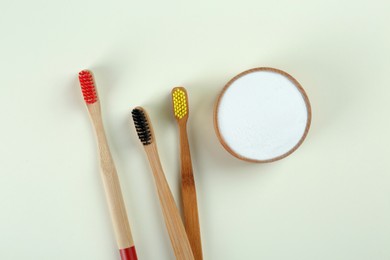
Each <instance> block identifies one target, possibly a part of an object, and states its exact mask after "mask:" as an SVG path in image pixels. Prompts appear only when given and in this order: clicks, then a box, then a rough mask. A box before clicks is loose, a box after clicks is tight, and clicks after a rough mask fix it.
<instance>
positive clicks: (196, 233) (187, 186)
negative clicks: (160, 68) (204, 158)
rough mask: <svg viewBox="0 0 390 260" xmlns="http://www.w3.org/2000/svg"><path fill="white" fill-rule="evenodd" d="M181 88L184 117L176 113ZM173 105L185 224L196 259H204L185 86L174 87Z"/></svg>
mask: <svg viewBox="0 0 390 260" xmlns="http://www.w3.org/2000/svg"><path fill="white" fill-rule="evenodd" d="M177 90H181V91H182V92H183V93H184V94H185V103H186V104H185V106H186V113H185V115H184V116H183V117H178V116H177V115H176V113H175V111H177V110H175V102H174V100H173V99H174V96H173V93H175V92H176V91H177ZM172 106H173V111H174V116H175V118H176V121H177V124H178V127H179V136H180V172H181V199H182V207H183V217H184V225H185V228H186V231H187V235H188V239H189V241H190V244H191V248H192V252H193V253H194V257H195V259H196V260H202V259H203V252H202V241H201V233H200V224H199V213H198V201H197V196H196V185H195V179H194V175H193V168H192V160H191V152H190V145H189V142H188V134H187V121H188V117H189V102H188V94H187V91H186V89H185V88H183V87H176V88H173V89H172ZM176 106H177V104H176Z"/></svg>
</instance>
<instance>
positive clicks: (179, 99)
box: [172, 89, 187, 119]
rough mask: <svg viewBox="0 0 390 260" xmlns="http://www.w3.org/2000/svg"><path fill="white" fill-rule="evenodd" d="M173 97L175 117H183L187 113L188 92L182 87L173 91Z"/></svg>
mask: <svg viewBox="0 0 390 260" xmlns="http://www.w3.org/2000/svg"><path fill="white" fill-rule="evenodd" d="M172 99H173V110H174V113H175V117H177V118H178V119H182V118H183V117H185V115H187V100H186V94H185V93H184V91H183V90H181V89H176V90H175V91H174V92H173V93H172Z"/></svg>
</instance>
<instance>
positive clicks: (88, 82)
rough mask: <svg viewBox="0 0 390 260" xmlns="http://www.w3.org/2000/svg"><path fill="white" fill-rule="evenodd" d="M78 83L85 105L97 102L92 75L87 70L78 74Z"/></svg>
mask: <svg viewBox="0 0 390 260" xmlns="http://www.w3.org/2000/svg"><path fill="white" fill-rule="evenodd" d="M79 81H80V85H81V91H82V92H83V96H84V100H85V102H86V103H87V104H93V103H95V102H96V101H97V99H98V98H97V94H96V89H95V83H94V81H93V76H92V73H91V72H90V71H89V70H82V71H80V73H79Z"/></svg>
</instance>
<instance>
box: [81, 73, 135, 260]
mask: <svg viewBox="0 0 390 260" xmlns="http://www.w3.org/2000/svg"><path fill="white" fill-rule="evenodd" d="M79 81H80V86H81V91H82V92H83V96H84V100H85V103H86V105H87V109H88V113H89V116H90V118H91V121H92V124H93V127H94V129H95V134H96V139H97V143H98V152H99V159H100V169H101V177H102V180H103V185H104V190H105V193H106V198H107V202H108V207H109V211H110V215H111V220H112V224H113V227H114V231H115V236H116V241H117V244H118V248H119V253H120V256H121V259H122V260H137V254H136V252H135V247H134V242H133V238H132V236H131V231H130V226H129V222H128V219H127V213H126V208H125V204H124V202H123V197H122V192H121V187H120V184H119V179H118V175H117V172H116V169H115V165H114V161H113V159H112V156H111V153H110V149H109V147H108V143H107V138H106V135H105V132H104V128H103V121H102V115H101V109H100V102H99V98H98V94H97V91H96V86H95V82H94V79H93V76H92V73H91V72H90V71H88V70H83V71H81V72H80V73H79Z"/></svg>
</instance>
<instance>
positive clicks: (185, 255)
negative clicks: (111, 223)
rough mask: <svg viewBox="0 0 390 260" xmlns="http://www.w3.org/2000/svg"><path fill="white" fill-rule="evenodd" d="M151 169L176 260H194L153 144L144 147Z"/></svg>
mask: <svg viewBox="0 0 390 260" xmlns="http://www.w3.org/2000/svg"><path fill="white" fill-rule="evenodd" d="M144 148H145V151H146V153H147V155H148V159H149V162H150V165H151V167H152V171H153V175H154V179H155V182H156V186H157V193H158V196H159V199H160V204H161V208H162V211H163V215H164V219H165V225H166V227H167V230H168V234H169V237H170V240H171V243H172V247H173V251H174V253H175V255H176V259H178V260H194V255H193V253H192V250H191V246H190V243H189V241H188V237H187V234H186V231H185V229H184V225H183V222H182V220H181V217H180V213H179V210H178V208H177V206H176V204H175V200H174V199H173V195H172V193H171V190H170V188H169V185H168V183H167V180H166V179H165V175H164V172H163V169H162V166H161V162H160V159H159V156H158V152H157V147H156V145H155V144H154V143H152V144H150V145H147V146H144Z"/></svg>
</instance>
